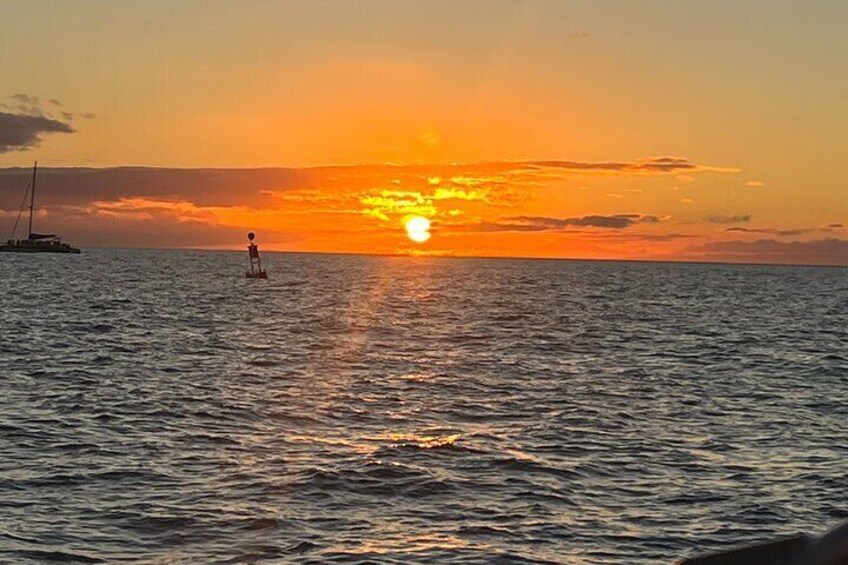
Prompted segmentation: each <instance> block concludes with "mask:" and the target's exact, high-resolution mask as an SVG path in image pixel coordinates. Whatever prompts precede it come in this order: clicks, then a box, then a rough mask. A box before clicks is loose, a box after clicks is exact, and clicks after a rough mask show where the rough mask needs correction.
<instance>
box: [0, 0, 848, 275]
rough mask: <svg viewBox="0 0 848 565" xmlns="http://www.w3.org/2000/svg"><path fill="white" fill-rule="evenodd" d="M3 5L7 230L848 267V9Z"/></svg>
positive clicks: (1, 99) (745, 5)
mask: <svg viewBox="0 0 848 565" xmlns="http://www.w3.org/2000/svg"><path fill="white" fill-rule="evenodd" d="M2 11H3V17H2V19H0V167H2V170H0V239H6V238H7V237H8V233H9V231H10V230H11V226H12V224H13V222H14V218H15V217H16V216H17V211H18V208H19V205H20V202H21V197H22V194H23V191H24V189H25V188H26V182H27V178H28V175H29V168H30V167H31V166H32V162H33V161H34V160H38V162H39V167H40V170H42V173H41V174H40V175H39V207H40V211H39V215H38V218H37V220H36V223H37V227H38V228H39V229H40V230H43V231H44V230H48V231H56V232H58V233H60V234H61V235H62V236H63V237H64V238H65V239H66V240H68V241H70V242H71V243H74V244H76V245H80V246H94V245H101V246H102V245H115V246H129V247H203V248H240V247H242V246H243V245H244V243H245V238H244V234H245V233H246V231H255V232H257V234H258V238H259V241H260V244H261V245H262V246H263V248H265V249H269V250H270V249H277V250H287V251H331V252H375V253H415V254H423V255H479V256H526V257H564V258H597V259H605V258H609V259H613V258H615V259H659V260H707V261H742V262H767V263H772V262H778V263H780V262H785V263H819V264H841V265H848V228H846V227H845V226H848V72H846V71H845V69H846V68H848V34H846V32H845V30H846V29H848V2H845V1H843V0H827V1H824V0H822V1H808V2H801V1H793V2H789V1H783V0H768V1H765V0H763V1H760V0H750V1H746V2H736V1H734V2H730V1H727V2H725V1H709V2H705V1H700V0H698V1H695V0H691V1H689V0H681V1H672V0H668V1H651V0H643V1H639V2H625V1H613V0H610V1H604V2H599V1H597V0H593V1H572V0H552V1H529V0H528V1H497V0H486V1H471V0H464V1H428V2H412V1H397V0H394V1H362V2H354V1H342V0H339V1H333V2H329V1H321V0H309V1H268V2H264V1H246V2H235V1H230V2H216V1H204V2H201V1H175V2H171V1H167V2H166V1H148V2H133V3H130V2H109V1H105V0H104V1H96V2H95V1H91V2H83V1H56V2H47V1H14V0H12V1H9V0H7V1H5V2H3V4H2ZM41 168H43V169H41ZM415 216H420V217H423V218H426V219H428V220H430V222H431V229H430V234H431V237H430V238H429V239H427V240H426V241H424V242H415V241H412V240H411V239H410V238H409V237H407V232H406V230H405V229H404V222H405V221H408V220H409V218H411V217H415ZM19 235H21V234H19Z"/></svg>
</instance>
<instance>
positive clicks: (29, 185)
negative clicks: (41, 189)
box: [9, 179, 32, 240]
mask: <svg viewBox="0 0 848 565" xmlns="http://www.w3.org/2000/svg"><path fill="white" fill-rule="evenodd" d="M31 188H32V179H29V180H28V181H27V187H26V190H24V197H23V199H22V200H21V206H20V208H18V217H17V218H15V225H14V226H13V227H12V233H11V234H10V235H9V239H10V240H12V239H15V233H16V232H17V231H18V224H19V223H20V221H21V216H22V215H23V213H24V208H26V201H27V196H29V191H30V189H31ZM27 238H29V235H27Z"/></svg>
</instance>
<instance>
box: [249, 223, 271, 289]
mask: <svg viewBox="0 0 848 565" xmlns="http://www.w3.org/2000/svg"><path fill="white" fill-rule="evenodd" d="M255 237H256V234H254V233H253V232H250V233H249V234H247V239H248V241H250V244H249V245H248V246H247V253H248V257H249V258H250V270H249V271H247V272H246V273H245V276H246V277H247V278H249V279H267V278H268V273H267V272H266V271H265V269H263V268H262V259H260V258H259V247H258V246H257V245H256V244H255V243H253V240H254V238H255Z"/></svg>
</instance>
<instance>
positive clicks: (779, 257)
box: [684, 239, 848, 266]
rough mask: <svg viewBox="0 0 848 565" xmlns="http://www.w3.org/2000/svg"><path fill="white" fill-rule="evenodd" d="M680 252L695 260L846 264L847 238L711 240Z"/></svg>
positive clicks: (847, 261)
mask: <svg viewBox="0 0 848 565" xmlns="http://www.w3.org/2000/svg"><path fill="white" fill-rule="evenodd" d="M684 255H685V256H686V258H690V259H699V260H714V261H731V262H746V263H788V264H796V265H837V266H848V240H846V239H819V240H815V241H778V240H775V239H759V240H757V241H714V242H710V243H706V244H704V245H702V246H699V247H693V248H691V249H689V250H688V252H687V253H685V254H684Z"/></svg>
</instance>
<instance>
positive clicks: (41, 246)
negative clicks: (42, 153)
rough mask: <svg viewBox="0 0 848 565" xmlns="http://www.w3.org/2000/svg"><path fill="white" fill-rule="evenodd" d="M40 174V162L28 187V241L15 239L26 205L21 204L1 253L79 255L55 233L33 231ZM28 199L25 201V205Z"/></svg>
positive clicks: (33, 170) (1, 245)
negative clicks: (37, 177)
mask: <svg viewBox="0 0 848 565" xmlns="http://www.w3.org/2000/svg"><path fill="white" fill-rule="evenodd" d="M37 172H38V161H36V162H35V164H34V165H33V167H32V180H31V181H30V184H29V186H28V187H27V189H28V191H29V225H28V226H29V227H28V229H27V234H28V235H27V238H26V239H15V232H17V231H18V224H19V223H20V221H21V216H22V215H23V212H24V206H25V204H21V209H20V210H18V217H17V218H16V219H15V225H14V227H12V234H11V236H10V237H9V240H8V241H6V243H5V244H0V252H6V253H79V252H80V250H79V249H77V248H76V247H72V246H71V245H69V244H67V243H63V242H62V238H60V237H58V236H57V235H56V234H53V233H35V232H33V231H32V214H33V210H34V209H35V175H36V173H37ZM25 202H26V199H24V203H25Z"/></svg>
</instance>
